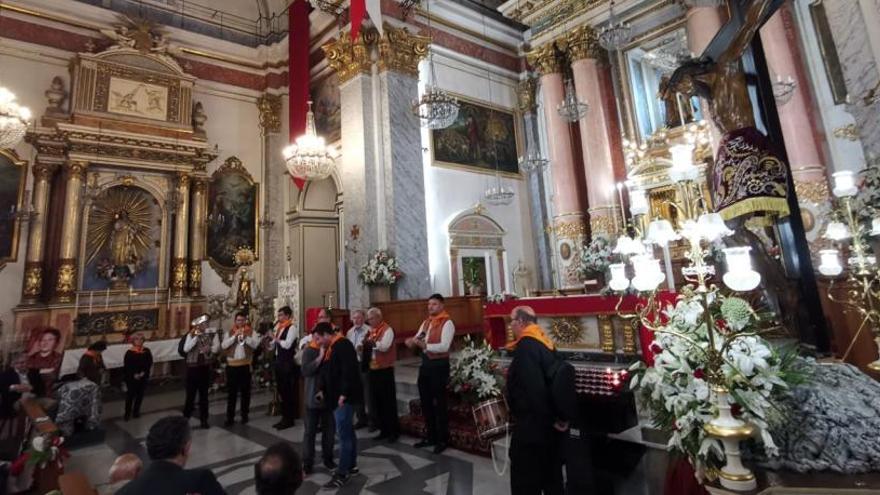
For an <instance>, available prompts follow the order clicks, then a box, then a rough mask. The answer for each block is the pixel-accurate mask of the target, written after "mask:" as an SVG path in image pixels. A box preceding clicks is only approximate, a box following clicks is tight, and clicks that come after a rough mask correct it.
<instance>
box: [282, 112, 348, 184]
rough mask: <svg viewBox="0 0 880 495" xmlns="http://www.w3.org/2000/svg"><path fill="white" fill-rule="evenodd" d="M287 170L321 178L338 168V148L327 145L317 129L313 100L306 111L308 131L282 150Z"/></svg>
mask: <svg viewBox="0 0 880 495" xmlns="http://www.w3.org/2000/svg"><path fill="white" fill-rule="evenodd" d="M281 153H282V155H283V156H284V161H285V164H286V165H287V170H288V171H289V172H290V175H291V176H292V177H300V178H303V179H306V180H321V179H326V178H327V177H330V175H332V174H333V171H334V170H335V169H336V156H337V153H336V149H335V148H333V147H332V146H327V145H326V143H325V142H324V138H323V137H321V136H319V135H318V133H317V131H316V130H315V114H314V113H313V112H312V102H309V110H308V112H307V113H306V132H305V134H303V135H302V136H299V137H298V138H296V141H295V143H294V144H291V145H290V146H288V147H286V148H284V150H282V152H281Z"/></svg>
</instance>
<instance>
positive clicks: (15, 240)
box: [0, 148, 28, 270]
mask: <svg viewBox="0 0 880 495" xmlns="http://www.w3.org/2000/svg"><path fill="white" fill-rule="evenodd" d="M0 157H2V158H4V159H5V161H8V162H9V164H10V165H11V166H12V167H19V168H20V172H19V178H18V188H17V195H16V199H15V203H14V204H15V211H16V212H18V211H22V210H23V209H24V208H26V207H27V206H28V205H25V204H24V192H25V186H26V184H27V174H28V162H27V160H22V159H21V158H19V156H18V154H17V153H16V152H15V150H12V149H7V148H2V149H0ZM8 222H9V223H10V224H11V225H12V232H11V233H10V246H9V255H8V256H2V257H0V270H2V269H3V268H4V267H5V266H6V264H7V263H15V262H16V261H17V260H18V244H19V242H20V241H21V220H19V219H17V218H11V219H9V220H8ZM0 252H2V251H0Z"/></svg>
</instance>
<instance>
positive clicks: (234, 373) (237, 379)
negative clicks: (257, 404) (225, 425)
mask: <svg viewBox="0 0 880 495" xmlns="http://www.w3.org/2000/svg"><path fill="white" fill-rule="evenodd" d="M226 393H227V396H226V420H227V421H232V420H234V419H235V403H236V402H237V401H238V396H239V394H241V419H242V420H244V421H247V419H248V413H249V412H250V410H251V367H250V365H247V366H228V365H227V366H226Z"/></svg>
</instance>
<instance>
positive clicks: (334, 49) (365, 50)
mask: <svg viewBox="0 0 880 495" xmlns="http://www.w3.org/2000/svg"><path fill="white" fill-rule="evenodd" d="M378 36H379V33H378V32H377V31H376V30H375V29H362V30H361V34H360V36H359V37H358V39H357V41H355V42H352V41H351V36H349V34H348V33H339V38H337V39H335V40H333V41H331V42H329V43H327V44H325V45H324V46H322V47H321V49H322V50H324V56H325V57H327V63H328V64H330V68H331V69H333V70H335V71H336V73H337V74H338V76H339V83H340V84H342V83H344V82H346V81H349V80H351V79H353V78H354V77H355V76H357V75H358V74H369V73H370V66H371V65H372V62H371V61H370V51H369V45H371V44H373V43H375V42H376V39H377V38H378Z"/></svg>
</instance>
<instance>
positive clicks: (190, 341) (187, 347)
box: [183, 328, 220, 354]
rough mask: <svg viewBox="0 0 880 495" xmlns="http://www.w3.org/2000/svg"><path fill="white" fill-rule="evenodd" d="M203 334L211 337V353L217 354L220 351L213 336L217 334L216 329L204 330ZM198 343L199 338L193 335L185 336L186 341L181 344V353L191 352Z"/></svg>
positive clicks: (218, 344)
mask: <svg viewBox="0 0 880 495" xmlns="http://www.w3.org/2000/svg"><path fill="white" fill-rule="evenodd" d="M205 333H207V334H209V335H210V336H211V352H213V353H215V354H216V353H217V352H218V351H220V343H219V342H218V341H217V339H215V338H214V337H215V336H216V335H215V334H216V333H217V329H215V328H208V329H205ZM198 341H199V338H198V337H196V336H195V335H193V334H192V333H188V334H186V341H184V343H183V352H189V351H191V350H193V347H195V346H196V343H197V342H198Z"/></svg>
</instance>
